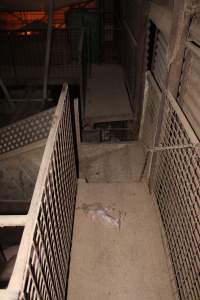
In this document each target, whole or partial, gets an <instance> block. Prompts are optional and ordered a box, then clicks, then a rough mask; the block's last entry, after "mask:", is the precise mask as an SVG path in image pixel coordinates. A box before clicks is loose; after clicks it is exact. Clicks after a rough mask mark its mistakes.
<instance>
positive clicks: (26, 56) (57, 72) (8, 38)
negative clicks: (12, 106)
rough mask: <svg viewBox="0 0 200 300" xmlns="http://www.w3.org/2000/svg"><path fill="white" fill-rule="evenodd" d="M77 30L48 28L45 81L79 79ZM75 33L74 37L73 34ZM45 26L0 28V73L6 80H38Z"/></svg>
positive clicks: (41, 72)
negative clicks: (49, 43)
mask: <svg viewBox="0 0 200 300" xmlns="http://www.w3.org/2000/svg"><path fill="white" fill-rule="evenodd" d="M80 34H81V32H80V30H79V31H78V30H77V31H74V32H73V35H72V32H69V31H67V30H65V29H54V30H53V31H52V44H51V55H50V66H49V78H48V79H49V83H50V84H63V82H64V80H66V79H67V80H69V81H72V82H74V81H75V82H79V79H80V78H79V77H80V74H79V73H80V65H79V61H78V45H79V40H80ZM74 36H76V38H75V40H74V39H73V37H74ZM46 39H47V33H46V30H41V29H38V30H35V29H34V30H31V29H30V30H29V31H27V30H11V31H0V43H1V47H0V66H1V68H0V77H1V78H2V79H3V80H4V81H5V83H6V84H10V85H12V84H15V85H23V84H27V83H30V82H31V84H33V83H34V84H41V80H43V77H44V60H45V49H46Z"/></svg>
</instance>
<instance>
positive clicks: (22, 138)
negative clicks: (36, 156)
mask: <svg viewBox="0 0 200 300" xmlns="http://www.w3.org/2000/svg"><path fill="white" fill-rule="evenodd" d="M54 112H55V109H49V110H46V111H43V112H41V113H38V114H36V115H33V116H31V117H29V118H26V119H23V120H21V121H19V122H16V123H13V124H11V125H9V126H6V127H3V128H1V129H0V155H1V154H4V153H6V152H9V151H13V150H16V149H18V148H21V147H24V146H27V145H28V144H32V143H35V142H38V141H40V140H43V139H46V138H47V137H48V134H49V130H50V127H51V122H52V118H53V114H54Z"/></svg>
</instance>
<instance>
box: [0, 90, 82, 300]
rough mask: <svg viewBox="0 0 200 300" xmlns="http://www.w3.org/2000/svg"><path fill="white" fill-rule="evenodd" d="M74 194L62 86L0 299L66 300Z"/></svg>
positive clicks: (67, 103) (67, 113) (73, 168)
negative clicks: (13, 259) (25, 216)
mask: <svg viewBox="0 0 200 300" xmlns="http://www.w3.org/2000/svg"><path fill="white" fill-rule="evenodd" d="M76 190H77V176H76V166H75V156H74V144H73V134H72V124H71V112H70V101H69V94H68V88H67V86H66V85H65V86H64V87H63V90H62V93H61V96H60V99H59V103H58V106H57V109H56V112H55V116H54V120H53V123H52V127H51V130H50V134H49V137H48V140H47V144H46V148H45V152H44V156H43V160H42V164H41V167H40V171H39V175H38V178H37V182H36V186H35V190H34V194H33V198H32V201H31V206H30V210H29V213H28V215H27V218H26V220H27V221H26V223H25V229H24V232H23V236H22V241H21V244H20V248H19V251H18V256H17V260H16V263H15V266H14V270H13V274H12V276H11V279H10V282H9V285H8V288H7V289H6V290H4V291H3V290H0V298H1V297H4V295H6V296H7V298H6V299H20V300H22V299H23V300H25V299H38V300H39V299H57V300H62V299H63V300H64V299H66V290H67V282H68V271H69V257H70V250H71V239H72V228H73V219H74V208H75V199H76ZM14 222H15V219H14V217H13V223H14ZM2 295H3V296H2ZM9 295H10V296H9ZM11 296H12V297H11ZM3 299H5V298H3Z"/></svg>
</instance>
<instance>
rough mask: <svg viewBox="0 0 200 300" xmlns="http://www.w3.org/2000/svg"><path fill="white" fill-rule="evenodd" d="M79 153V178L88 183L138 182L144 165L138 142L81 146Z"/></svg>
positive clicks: (141, 149)
mask: <svg viewBox="0 0 200 300" xmlns="http://www.w3.org/2000/svg"><path fill="white" fill-rule="evenodd" d="M80 152H81V154H80V178H86V180H87V181H88V182H133V181H138V179H139V177H140V173H141V171H142V167H143V164H144V156H143V154H144V152H143V148H142V146H141V144H139V143H138V142H134V143H131V144H96V145H95V144H81V151H80ZM133 162H134V163H133Z"/></svg>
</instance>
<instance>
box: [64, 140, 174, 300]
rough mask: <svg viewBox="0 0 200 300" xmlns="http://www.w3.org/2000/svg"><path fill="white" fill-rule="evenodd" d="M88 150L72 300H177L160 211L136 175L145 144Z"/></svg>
mask: <svg viewBox="0 0 200 300" xmlns="http://www.w3.org/2000/svg"><path fill="white" fill-rule="evenodd" d="M83 147H85V153H84V154H83V153H82V156H81V158H80V160H81V163H83V161H85V159H86V158H87V159H86V161H87V163H86V161H85V162H84V163H85V166H84V167H83V168H82V177H84V172H85V175H87V176H86V177H89V180H87V181H85V180H84V179H79V186H78V196H77V203H76V213H75V225H74V235H73V244H72V254H71V266H70V277H69V289H68V298H67V299H68V300H88V299H91V300H102V299H104V300H122V299H123V300H171V299H173V297H172V288H171V285H170V279H169V274H168V269H167V262H166V257H165V252H164V248H163V244H162V238H161V232H160V227H159V220H158V216H157V212H156V209H155V206H154V203H153V200H152V198H151V196H150V195H149V192H148V189H147V186H146V183H145V180H144V182H138V177H137V176H136V173H137V171H139V170H140V168H141V164H142V161H143V157H142V155H141V154H140V153H141V147H140V145H137V144H134V145H104V146H102V145H92V148H91V149H90V150H89V151H88V148H86V147H90V146H89V145H88V146H87V145H84V146H83ZM95 147H96V148H95ZM92 153H93V154H92ZM106 153H107V155H108V156H107V160H106V159H105V157H106ZM112 154H113V156H112ZM137 154H140V155H139V156H137ZM127 161H128V163H127ZM90 164H91V168H90V170H89V171H88V167H87V166H89V165H90ZM95 166H97V169H98V170H99V174H100V176H99V178H98V176H96V177H95V178H94V180H93V181H92V180H90V179H92V174H95V173H94V172H96V170H97V169H96V168H95ZM114 166H115V167H114ZM134 166H135V173H134V172H133V173H132V176H130V173H131V170H134ZM106 169H107V170H108V171H107V173H105V170H106ZM125 169H128V173H127V172H126V171H125ZM117 174H118V175H117ZM127 174H129V175H128V176H127ZM114 175H115V176H114ZM113 176H114V177H113Z"/></svg>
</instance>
